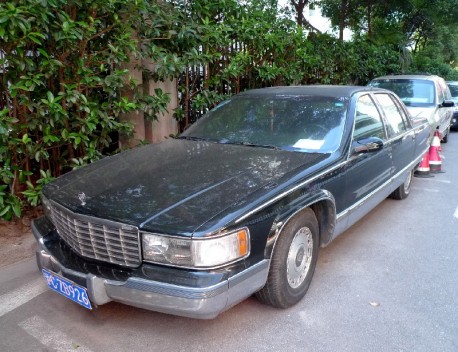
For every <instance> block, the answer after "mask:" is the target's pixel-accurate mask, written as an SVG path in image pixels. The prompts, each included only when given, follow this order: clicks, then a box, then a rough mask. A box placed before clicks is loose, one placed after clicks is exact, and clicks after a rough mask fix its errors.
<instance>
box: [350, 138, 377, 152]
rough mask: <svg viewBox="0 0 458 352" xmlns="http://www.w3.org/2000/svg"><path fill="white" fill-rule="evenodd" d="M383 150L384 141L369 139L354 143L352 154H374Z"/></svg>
mask: <svg viewBox="0 0 458 352" xmlns="http://www.w3.org/2000/svg"><path fill="white" fill-rule="evenodd" d="M382 149H383V141H382V140H381V139H380V138H378V137H369V138H364V139H360V140H358V141H354V142H353V143H352V154H361V153H374V152H377V151H379V150H382Z"/></svg>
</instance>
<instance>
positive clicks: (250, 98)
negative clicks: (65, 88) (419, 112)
mask: <svg viewBox="0 0 458 352" xmlns="http://www.w3.org/2000/svg"><path fill="white" fill-rule="evenodd" d="M429 133H430V131H429V126H428V123H427V121H426V120H422V121H418V120H417V121H416V122H412V121H411V118H410V115H409V114H408V113H407V111H406V109H405V106H404V105H403V104H402V102H401V101H400V100H399V98H398V97H397V96H396V95H395V94H394V93H392V92H390V91H387V90H384V89H379V88H372V87H349V86H302V87H301V86H299V87H273V88H265V89H257V90H251V91H247V92H244V93H241V94H238V95H235V96H233V97H232V98H230V99H228V100H227V101H224V102H222V103H221V104H219V105H218V106H217V107H215V108H214V109H213V110H211V111H209V112H208V113H207V114H205V115H204V116H203V117H202V118H201V119H200V120H198V121H197V122H196V123H195V124H194V125H192V126H191V127H190V128H189V129H188V130H186V131H185V132H184V133H183V134H182V135H181V136H180V137H177V138H171V139H168V140H166V141H165V142H162V143H159V144H155V145H147V146H142V147H138V148H135V149H132V150H129V151H125V152H122V153H120V154H118V155H115V156H112V157H107V158H104V159H102V160H100V161H97V162H95V163H93V164H91V165H88V166H86V167H83V168H80V169H77V170H75V171H72V172H70V173H68V174H66V175H64V176H62V177H59V178H58V179H56V180H54V181H53V182H52V183H50V184H48V185H46V186H45V187H44V188H43V206H44V209H45V215H44V216H43V217H41V218H39V219H37V220H35V221H34V222H33V226H32V227H33V233H34V235H35V237H36V239H37V241H38V249H37V262H38V266H39V268H40V270H41V271H42V274H43V276H44V277H45V279H46V282H47V283H48V286H49V287H50V288H51V289H53V290H55V291H57V292H59V293H61V294H62V295H64V296H66V297H67V298H69V299H72V300H74V301H75V302H77V303H79V304H81V305H82V306H84V307H86V308H89V309H92V308H93V307H96V306H98V305H102V304H105V303H108V302H110V301H117V302H122V303H124V304H128V305H132V306H136V307H141V308H145V309H150V310H153V311H158V312H164V313H168V314H176V315H181V316H188V317H193V318H213V317H216V316H217V315H218V314H220V313H221V312H223V311H225V310H227V309H228V308H230V307H232V306H233V305H235V304H237V303H238V302H241V301H242V300H244V299H246V298H247V297H249V296H250V295H252V294H255V295H256V296H257V297H258V298H259V299H260V300H261V301H262V302H264V303H266V304H269V305H272V306H274V307H278V308H286V307H290V306H292V305H294V304H296V303H297V302H299V300H301V298H302V297H303V296H304V295H305V293H306V291H307V289H308V287H309V285H310V282H311V279H312V276H313V273H314V269H315V265H316V262H317V256H318V250H319V248H320V247H322V246H326V245H328V244H329V243H330V242H331V241H332V240H333V239H334V238H335V237H336V236H338V235H339V234H341V233H342V232H344V231H345V230H346V229H348V228H349V227H350V226H351V225H352V224H354V223H355V222H356V221H358V220H359V219H361V217H363V216H364V215H365V214H367V213H368V212H369V211H371V209H373V208H374V207H375V206H376V205H377V204H379V203H380V202H381V201H383V200H384V199H385V198H386V197H389V196H390V197H392V198H395V199H403V198H405V197H407V196H408V195H409V192H410V190H411V181H412V175H413V173H414V170H415V168H416V166H417V165H418V164H419V162H420V160H421V158H422V155H423V154H424V153H425V152H426V151H427V149H428V136H429Z"/></svg>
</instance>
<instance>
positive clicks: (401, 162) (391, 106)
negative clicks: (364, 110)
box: [374, 93, 415, 177]
mask: <svg viewBox="0 0 458 352" xmlns="http://www.w3.org/2000/svg"><path fill="white" fill-rule="evenodd" d="M374 97H375V100H376V101H377V102H378V103H379V105H380V108H381V109H380V110H381V111H382V112H383V115H384V117H385V120H386V126H387V133H388V139H387V140H386V142H385V146H386V147H389V148H390V149H391V152H392V158H393V167H394V169H393V174H394V176H395V177H398V176H400V174H401V173H402V174H404V173H405V172H406V171H410V170H405V168H406V167H407V165H409V164H410V162H411V161H412V160H413V158H414V153H415V133H414V131H413V130H412V128H411V126H410V123H409V121H408V119H407V116H406V114H405V111H404V110H403V109H402V107H401V105H400V103H399V101H398V100H397V99H396V98H395V97H394V96H393V95H392V94H390V93H375V94H374Z"/></svg>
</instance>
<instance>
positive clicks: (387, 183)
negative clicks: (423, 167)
mask: <svg viewBox="0 0 458 352" xmlns="http://www.w3.org/2000/svg"><path fill="white" fill-rule="evenodd" d="M426 150H428V148H426V149H425V152H426ZM423 154H424V153H422V154H421V155H420V156H419V157H417V159H414V161H412V162H411V163H410V164H409V165H407V166H406V167H405V168H403V169H402V170H401V171H399V172H398V173H397V174H396V175H394V176H393V177H391V178H390V179H388V180H387V181H386V182H385V183H383V184H382V185H380V186H379V187H377V188H376V189H375V190H373V191H372V192H371V193H369V194H368V195H366V196H365V197H364V198H362V199H361V200H359V201H358V202H356V203H355V204H353V205H352V206H350V207H348V208H347V209H345V210H343V211H341V212H340V213H339V214H337V221H339V220H340V219H341V218H342V217H344V216H345V215H347V214H348V213H351V212H352V211H353V210H354V209H356V208H358V207H360V206H361V205H362V204H363V203H365V202H366V201H367V200H368V199H369V198H372V197H373V196H374V195H375V194H376V193H378V192H379V191H380V190H382V189H383V188H385V187H386V186H387V185H389V184H390V183H392V182H393V180H395V179H397V178H398V177H399V176H401V175H402V174H403V173H405V172H406V171H409V170H412V169H413V168H414V167H415V165H416V164H418V163H419V162H420V161H421V158H422V157H423Z"/></svg>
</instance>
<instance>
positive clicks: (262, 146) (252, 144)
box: [225, 142, 280, 150]
mask: <svg viewBox="0 0 458 352" xmlns="http://www.w3.org/2000/svg"><path fill="white" fill-rule="evenodd" d="M225 144H236V145H244V146H247V147H258V148H267V149H275V150H279V149H280V148H279V147H277V146H276V145H270V144H257V143H252V142H227V143H225Z"/></svg>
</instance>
